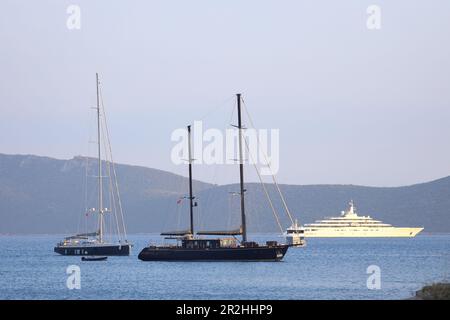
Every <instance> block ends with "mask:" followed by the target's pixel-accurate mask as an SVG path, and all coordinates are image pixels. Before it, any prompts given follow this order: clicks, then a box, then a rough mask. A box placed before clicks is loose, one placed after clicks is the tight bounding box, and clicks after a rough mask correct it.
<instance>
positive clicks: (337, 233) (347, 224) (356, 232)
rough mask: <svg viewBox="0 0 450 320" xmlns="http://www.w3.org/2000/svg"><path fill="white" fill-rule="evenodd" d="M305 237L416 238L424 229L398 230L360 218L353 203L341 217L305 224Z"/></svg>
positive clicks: (367, 217)
mask: <svg viewBox="0 0 450 320" xmlns="http://www.w3.org/2000/svg"><path fill="white" fill-rule="evenodd" d="M304 229H305V231H304V232H305V237H309V238H314V237H330V238H333V237H361V238H365V237H415V236H416V235H417V234H418V233H419V232H421V231H422V230H423V228H397V227H394V226H392V225H390V224H388V223H383V222H382V221H379V220H375V219H373V218H371V217H370V216H359V215H358V214H357V213H356V208H355V205H354V203H353V201H350V203H349V209H348V210H346V211H342V213H341V216H339V217H329V218H326V219H324V220H318V221H316V222H314V223H310V224H305V226H304Z"/></svg>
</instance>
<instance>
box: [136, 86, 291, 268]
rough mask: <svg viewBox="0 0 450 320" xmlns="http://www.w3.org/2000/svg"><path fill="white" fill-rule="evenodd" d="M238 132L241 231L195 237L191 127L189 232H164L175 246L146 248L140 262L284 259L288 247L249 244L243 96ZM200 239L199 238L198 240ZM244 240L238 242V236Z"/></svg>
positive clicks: (268, 243)
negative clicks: (244, 159)
mask: <svg viewBox="0 0 450 320" xmlns="http://www.w3.org/2000/svg"><path fill="white" fill-rule="evenodd" d="M237 111H238V126H237V128H238V130H239V176H240V200H241V201H240V205H241V227H240V229H239V230H234V231H203V232H202V231H199V232H196V233H194V219H193V210H194V207H195V205H196V204H195V202H194V196H193V192H192V161H193V159H192V156H191V127H190V126H188V127H187V129H188V153H189V159H188V163H189V202H190V207H189V208H190V210H189V212H190V228H189V230H186V231H175V232H163V233H161V235H163V236H168V237H169V238H170V239H173V238H175V239H177V240H178V241H177V244H176V245H158V246H156V245H150V246H148V247H146V248H144V249H143V250H142V251H141V252H140V253H139V256H138V258H139V259H140V260H143V261H183V260H184V261H192V260H198V261H227V260H228V261H278V260H281V259H283V257H284V255H285V254H286V252H287V250H288V247H289V245H286V244H279V243H277V241H267V242H266V243H265V244H258V243H256V242H253V241H248V240H247V226H246V217H245V197H244V193H245V188H244V161H243V154H242V149H243V141H242V140H243V137H242V130H243V127H242V120H241V95H240V94H237ZM196 235H197V236H196ZM202 235H203V236H226V237H222V238H219V237H215V238H200V237H198V236H202ZM239 235H240V236H242V240H241V241H238V240H237V238H236V237H235V236H239Z"/></svg>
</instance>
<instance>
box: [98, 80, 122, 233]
mask: <svg viewBox="0 0 450 320" xmlns="http://www.w3.org/2000/svg"><path fill="white" fill-rule="evenodd" d="M100 100H101V104H102V110H103V117H104V119H105V120H104V122H105V129H106V134H107V137H108V146H109V152H110V156H111V163H112V169H113V170H112V171H113V175H114V182H115V188H116V192H117V198H118V205H119V213H120V216H121V220H122V229H123V235H124V239H125V241H127V240H126V239H127V230H126V227H125V219H124V216H123V207H122V200H121V198H120V191H119V183H118V181H117V173H116V165H115V163H114V160H113V155H112V148H111V141H110V139H109V128H108V123H107V121H106V112H105V107H104V104H103V95H102V90H101V87H100Z"/></svg>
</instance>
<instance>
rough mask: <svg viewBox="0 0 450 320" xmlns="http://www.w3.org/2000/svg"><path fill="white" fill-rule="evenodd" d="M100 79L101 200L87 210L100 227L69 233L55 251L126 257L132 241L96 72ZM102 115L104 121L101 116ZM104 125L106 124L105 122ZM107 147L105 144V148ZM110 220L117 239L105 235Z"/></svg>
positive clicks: (98, 122)
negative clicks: (106, 194)
mask: <svg viewBox="0 0 450 320" xmlns="http://www.w3.org/2000/svg"><path fill="white" fill-rule="evenodd" d="M96 80H97V106H96V111H97V112H96V113H97V152H98V159H97V161H98V172H97V174H98V176H97V182H98V185H97V191H98V195H97V196H98V199H97V201H98V203H97V205H98V206H97V208H90V209H87V210H86V213H85V214H86V215H88V214H89V213H96V214H98V228H97V230H96V231H94V232H85V233H79V234H76V235H73V236H68V237H66V238H64V239H63V240H62V241H61V242H59V243H58V244H57V245H56V246H55V248H54V251H55V252H56V253H59V254H61V255H80V256H113V255H114V256H117V255H120V256H124V255H129V254H130V249H131V247H132V244H131V243H129V242H128V241H127V239H126V229H125V222H124V220H123V212H122V202H121V200H120V193H119V186H118V183H117V175H116V170H115V166H114V162H113V161H112V153H111V145H110V142H109V134H108V128H107V124H106V116H105V113H104V110H103V109H102V108H101V103H100V93H99V78H98V74H96ZM102 115H103V121H101V117H102ZM102 124H103V125H102ZM102 135H105V136H106V137H105V139H103V140H106V141H104V145H102ZM102 146H103V147H104V148H105V150H107V151H109V154H108V155H105V158H106V159H105V160H106V161H103V160H102V152H101V151H102ZM105 146H106V147H105ZM104 166H105V167H106V171H107V176H103V174H102V171H103V167H104ZM106 177H107V178H109V186H108V187H109V188H108V190H109V200H110V201H109V202H110V203H111V207H110V208H107V207H105V206H104V200H105V199H104V190H103V189H104V185H103V178H106ZM105 216H109V217H108V218H109V219H111V220H112V221H111V222H112V224H114V225H115V228H114V229H115V230H116V234H115V238H116V239H114V240H113V239H112V238H113V237H112V235H111V237H109V239H107V238H106V237H105V219H106V218H107V217H105Z"/></svg>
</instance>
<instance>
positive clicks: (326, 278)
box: [0, 234, 450, 299]
mask: <svg viewBox="0 0 450 320" xmlns="http://www.w3.org/2000/svg"><path fill="white" fill-rule="evenodd" d="M274 237H278V240H282V239H281V238H280V237H279V236H275V235H273V236H268V235H252V236H251V237H250V238H252V239H253V240H259V241H263V240H265V238H272V239H273V238H274ZM61 238H62V236H54V235H52V236H42V235H34V236H0V299H406V298H409V297H411V296H412V295H413V294H414V292H415V290H418V289H419V288H420V287H421V286H423V285H425V284H429V283H432V282H436V281H442V280H449V275H450V274H449V271H450V235H419V236H417V237H416V238H412V239H393V238H391V239H387V238H384V239H345V238H341V239H308V244H307V246H306V247H304V248H290V249H289V250H288V252H287V254H286V256H285V259H284V260H283V261H281V262H143V261H140V260H138V259H137V255H138V253H139V251H140V250H141V249H142V248H143V247H144V246H145V245H147V244H148V242H149V241H153V242H158V239H159V237H158V236H157V235H142V234H140V235H132V236H130V237H129V239H130V240H131V241H132V242H133V243H134V248H133V252H132V255H131V256H129V257H109V258H108V260H107V261H99V262H82V261H81V260H80V257H67V256H60V255H57V254H55V253H54V252H53V247H54V245H55V243H56V242H58V241H59V240H60V239H61ZM69 265H78V266H79V267H80V285H81V287H80V289H68V287H67V284H66V281H67V277H68V276H69V275H68V274H66V269H67V267H68V266H69ZM369 266H377V267H379V271H380V272H379V278H378V279H379V280H380V281H379V284H380V288H379V289H368V287H367V280H368V277H370V276H371V274H368V273H367V268H368V267H369ZM372 268H373V267H372ZM375 268H376V267H375ZM377 274H378V273H377Z"/></svg>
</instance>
